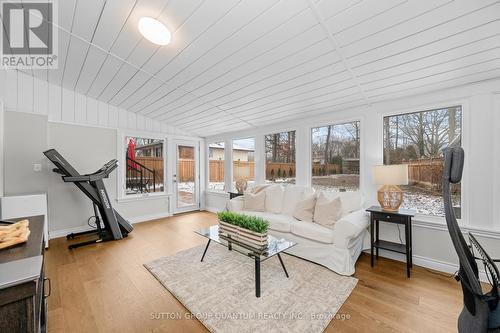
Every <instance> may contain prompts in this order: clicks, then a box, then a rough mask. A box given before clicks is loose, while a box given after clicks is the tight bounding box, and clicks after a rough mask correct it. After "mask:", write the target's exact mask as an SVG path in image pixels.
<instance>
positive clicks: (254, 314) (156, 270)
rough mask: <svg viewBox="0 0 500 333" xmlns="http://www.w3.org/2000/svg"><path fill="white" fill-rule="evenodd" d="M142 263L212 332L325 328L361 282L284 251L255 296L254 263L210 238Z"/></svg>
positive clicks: (268, 266)
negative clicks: (283, 263)
mask: <svg viewBox="0 0 500 333" xmlns="http://www.w3.org/2000/svg"><path fill="white" fill-rule="evenodd" d="M203 249H204V246H199V247H195V248H191V249H188V250H185V251H182V252H179V253H177V254H175V255H173V256H169V257H164V258H160V259H157V260H155V261H153V262H151V263H148V264H146V265H144V266H145V267H146V268H147V269H148V270H149V271H150V272H151V273H152V274H153V275H154V276H155V277H156V278H157V279H158V280H159V281H160V282H161V283H162V284H163V286H165V288H167V289H168V290H169V291H170V292H171V293H172V294H173V295H174V296H175V297H176V298H177V299H178V300H179V301H180V302H181V303H182V304H184V306H185V307H186V308H187V309H188V310H189V311H190V312H191V313H192V315H194V316H195V317H196V318H198V319H199V320H200V321H201V322H202V323H203V325H205V327H207V328H208V329H209V330H210V331H212V332H267V333H272V332H322V331H323V330H324V329H325V328H326V327H327V326H328V324H329V323H330V321H331V320H344V319H345V315H346V314H342V316H341V314H338V315H337V311H338V310H339V308H340V307H341V306H342V304H343V303H344V302H345V300H346V299H347V297H349V295H350V294H351V292H352V290H353V289H354V287H355V286H356V283H357V282H358V280H357V279H356V278H353V277H346V276H340V275H338V274H336V273H334V272H332V271H330V270H328V269H326V268H324V267H322V266H319V265H316V264H313V263H310V262H307V261H305V260H302V259H299V258H296V257H292V256H289V255H286V254H282V258H283V261H284V262H285V265H286V268H287V270H288V273H289V275H290V278H288V279H287V278H286V276H285V274H284V272H283V270H282V268H281V265H280V263H279V260H278V257H276V256H274V257H272V258H270V259H268V260H266V261H263V262H262V263H261V297H260V298H256V297H255V280H254V274H255V273H254V261H253V259H250V258H248V257H245V256H243V255H242V254H239V253H235V252H233V251H228V250H227V248H225V247H223V246H221V245H219V244H215V243H214V242H212V244H210V247H209V249H208V252H207V255H206V256H205V259H204V261H203V262H200V258H201V255H202V253H203Z"/></svg>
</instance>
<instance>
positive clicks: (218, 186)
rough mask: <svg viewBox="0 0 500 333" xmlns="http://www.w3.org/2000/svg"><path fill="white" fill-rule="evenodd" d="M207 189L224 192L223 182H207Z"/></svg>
mask: <svg viewBox="0 0 500 333" xmlns="http://www.w3.org/2000/svg"><path fill="white" fill-rule="evenodd" d="M208 190H209V191H215V192H224V183H216V182H210V183H208Z"/></svg>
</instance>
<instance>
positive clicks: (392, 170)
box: [373, 164, 408, 185]
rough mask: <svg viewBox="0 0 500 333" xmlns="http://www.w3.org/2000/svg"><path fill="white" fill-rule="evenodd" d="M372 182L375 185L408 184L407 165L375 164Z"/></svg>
mask: <svg viewBox="0 0 500 333" xmlns="http://www.w3.org/2000/svg"><path fill="white" fill-rule="evenodd" d="M373 182H374V183H375V184H377V185H408V165H406V164H394V165H376V166H375V167H374V168H373Z"/></svg>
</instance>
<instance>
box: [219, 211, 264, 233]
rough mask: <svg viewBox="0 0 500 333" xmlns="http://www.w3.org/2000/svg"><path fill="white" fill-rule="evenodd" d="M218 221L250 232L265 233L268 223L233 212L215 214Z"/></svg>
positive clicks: (258, 218) (259, 218) (255, 217)
mask: <svg viewBox="0 0 500 333" xmlns="http://www.w3.org/2000/svg"><path fill="white" fill-rule="evenodd" d="M217 216H218V217H219V220H220V221H222V222H225V223H229V224H232V225H235V226H238V227H241V228H244V229H248V230H250V231H255V232H259V233H265V232H266V231H267V229H268V228H269V222H268V221H266V220H264V219H263V218H261V217H257V216H249V215H244V214H238V213H235V212H227V211H223V212H219V213H217Z"/></svg>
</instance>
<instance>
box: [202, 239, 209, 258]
mask: <svg viewBox="0 0 500 333" xmlns="http://www.w3.org/2000/svg"><path fill="white" fill-rule="evenodd" d="M210 241H211V239H208V243H207V246H205V251H203V255H202V256H201V260H200V261H203V258H205V254H207V250H208V246H209V245H210Z"/></svg>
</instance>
